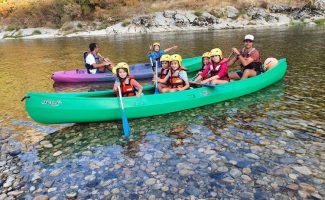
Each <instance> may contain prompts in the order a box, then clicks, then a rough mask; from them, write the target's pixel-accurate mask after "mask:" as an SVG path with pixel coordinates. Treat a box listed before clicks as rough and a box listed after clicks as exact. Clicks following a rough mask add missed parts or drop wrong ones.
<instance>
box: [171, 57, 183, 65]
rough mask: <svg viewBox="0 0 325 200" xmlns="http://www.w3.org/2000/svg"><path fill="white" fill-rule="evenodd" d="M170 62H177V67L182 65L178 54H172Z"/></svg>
mask: <svg viewBox="0 0 325 200" xmlns="http://www.w3.org/2000/svg"><path fill="white" fill-rule="evenodd" d="M170 61H178V63H179V65H180V66H181V65H182V56H180V55H179V54H173V55H171V56H170Z"/></svg>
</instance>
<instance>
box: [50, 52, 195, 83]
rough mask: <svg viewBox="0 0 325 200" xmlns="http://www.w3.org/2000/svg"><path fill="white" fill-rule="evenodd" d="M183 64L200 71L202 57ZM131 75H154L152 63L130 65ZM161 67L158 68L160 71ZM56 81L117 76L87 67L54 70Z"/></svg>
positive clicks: (53, 76) (98, 80) (110, 78)
mask: <svg viewBox="0 0 325 200" xmlns="http://www.w3.org/2000/svg"><path fill="white" fill-rule="evenodd" d="M183 66H184V67H186V68H187V69H188V72H194V71H198V70H200V68H201V57H193V58H186V59H183ZM130 70H131V75H132V76H133V77H134V78H135V79H137V80H138V79H148V78H151V77H152V76H153V71H152V67H151V65H150V63H142V64H134V65H131V66H130ZM159 71H160V69H159V70H158V72H159ZM51 78H52V79H53V80H54V81H55V82H57V83H60V82H61V83H62V82H70V83H80V82H105V81H106V82H113V81H114V80H115V78H116V76H115V74H113V73H112V72H107V73H99V74H89V73H88V72H87V70H86V69H75V70H69V71H58V72H54V73H53V74H52V77H51Z"/></svg>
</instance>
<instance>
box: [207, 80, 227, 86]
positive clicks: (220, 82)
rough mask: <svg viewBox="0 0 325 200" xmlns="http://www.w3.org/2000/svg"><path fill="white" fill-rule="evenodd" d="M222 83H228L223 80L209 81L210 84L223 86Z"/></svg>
mask: <svg viewBox="0 0 325 200" xmlns="http://www.w3.org/2000/svg"><path fill="white" fill-rule="evenodd" d="M224 83H229V82H228V81H225V80H220V79H215V80H212V81H211V84H215V85H217V84H224Z"/></svg>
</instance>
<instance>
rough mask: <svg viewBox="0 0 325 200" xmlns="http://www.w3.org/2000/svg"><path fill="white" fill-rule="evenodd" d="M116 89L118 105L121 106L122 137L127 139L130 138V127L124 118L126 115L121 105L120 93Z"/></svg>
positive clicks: (119, 89)
mask: <svg viewBox="0 0 325 200" xmlns="http://www.w3.org/2000/svg"><path fill="white" fill-rule="evenodd" d="M117 89H118V94H119V97H120V104H121V108H122V126H123V132H124V137H125V138H127V139H129V137H130V126H129V122H128V118H127V117H126V114H125V111H124V105H123V100H122V93H121V88H120V86H118V87H117Z"/></svg>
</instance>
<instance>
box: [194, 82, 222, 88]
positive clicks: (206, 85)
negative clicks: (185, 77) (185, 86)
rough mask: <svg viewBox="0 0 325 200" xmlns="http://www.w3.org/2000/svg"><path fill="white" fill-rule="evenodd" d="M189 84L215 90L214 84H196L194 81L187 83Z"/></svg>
mask: <svg viewBox="0 0 325 200" xmlns="http://www.w3.org/2000/svg"><path fill="white" fill-rule="evenodd" d="M189 82H190V84H193V85H201V86H205V87H209V88H215V87H216V86H217V85H214V84H209V83H197V82H194V81H189Z"/></svg>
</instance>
